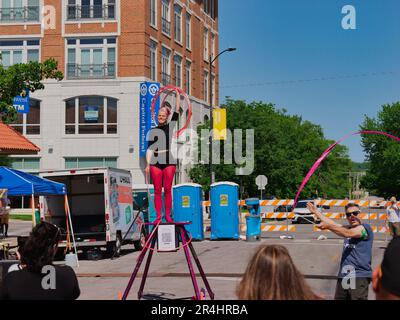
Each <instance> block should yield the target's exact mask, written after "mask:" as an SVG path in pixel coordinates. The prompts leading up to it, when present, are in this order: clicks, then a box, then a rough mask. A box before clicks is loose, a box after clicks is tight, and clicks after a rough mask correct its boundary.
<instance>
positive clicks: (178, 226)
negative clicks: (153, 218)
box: [122, 222, 214, 300]
mask: <svg viewBox="0 0 400 320" xmlns="http://www.w3.org/2000/svg"><path fill="white" fill-rule="evenodd" d="M190 223H191V222H173V223H156V222H152V223H146V225H148V226H153V227H154V229H153V231H152V232H151V234H150V236H149V238H148V240H147V241H146V245H145V246H144V248H143V249H142V251H141V253H140V255H139V257H138V260H137V263H136V266H135V269H134V270H133V273H132V275H131V277H130V279H129V283H128V285H127V287H126V289H125V292H124V294H123V296H122V300H126V299H127V297H128V295H129V292H130V290H131V288H132V285H133V282H134V281H135V279H136V276H137V274H138V272H139V269H140V266H141V265H142V263H143V260H144V258H145V256H146V253H147V251H149V254H148V256H147V261H146V266H145V268H144V272H143V276H142V282H141V284H140V288H139V291H138V299H139V300H140V299H141V298H142V297H143V290H144V286H145V284H146V279H147V275H148V272H149V268H150V263H151V259H152V257H153V252H154V251H155V246H156V242H157V239H158V226H159V225H171V224H173V225H174V226H175V230H176V234H177V235H180V238H181V241H182V247H183V250H184V252H185V257H186V261H187V264H188V267H189V272H190V276H191V279H192V283H193V288H194V292H195V297H194V299H195V300H201V299H202V296H201V294H200V290H199V286H198V284H197V279H196V274H195V271H194V268H193V264H192V259H191V257H190V253H191V254H192V257H193V259H194V261H195V263H196V266H197V269H198V270H199V272H200V276H201V278H202V279H203V282H204V285H205V286H206V289H207V292H208V294H209V296H210V298H211V300H214V293H213V292H212V290H211V287H210V285H209V283H208V280H207V277H206V275H205V273H204V270H203V267H202V266H201V263H200V260H199V258H198V256H197V254H196V251H195V250H194V248H193V245H192V241H191V239H190V238H189V235H188V232H187V230H186V229H185V225H188V224H190ZM149 244H150V246H149ZM178 249H179V248H176V250H174V251H173V252H176V251H177V250H178Z"/></svg>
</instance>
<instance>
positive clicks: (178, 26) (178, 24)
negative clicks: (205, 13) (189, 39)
mask: <svg viewBox="0 0 400 320" xmlns="http://www.w3.org/2000/svg"><path fill="white" fill-rule="evenodd" d="M175 41H177V42H179V43H182V8H181V7H180V6H178V5H175Z"/></svg>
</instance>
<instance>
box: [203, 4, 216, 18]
mask: <svg viewBox="0 0 400 320" xmlns="http://www.w3.org/2000/svg"><path fill="white" fill-rule="evenodd" d="M203 10H204V12H205V13H206V14H208V15H209V16H210V17H211V18H212V19H215V17H216V14H215V12H216V3H215V1H214V0H204V1H203Z"/></svg>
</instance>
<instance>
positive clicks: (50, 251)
mask: <svg viewBox="0 0 400 320" xmlns="http://www.w3.org/2000/svg"><path fill="white" fill-rule="evenodd" d="M60 238H61V231H60V229H59V228H58V227H56V226H55V225H52V224H51V223H47V222H40V223H39V224H37V225H36V226H35V227H34V228H33V230H32V232H31V233H30V235H29V238H28V239H27V240H26V242H25V244H24V246H23V249H22V250H21V251H20V254H21V263H22V264H24V265H26V268H27V269H28V270H29V271H32V272H35V273H40V272H41V271H42V268H43V267H44V266H46V265H51V264H52V263H53V259H54V255H55V254H56V252H57V248H58V242H59V241H60Z"/></svg>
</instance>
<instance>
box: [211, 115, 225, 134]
mask: <svg viewBox="0 0 400 320" xmlns="http://www.w3.org/2000/svg"><path fill="white" fill-rule="evenodd" d="M213 130H214V134H213V139H214V140H226V109H219V108H218V109H214V110H213Z"/></svg>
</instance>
